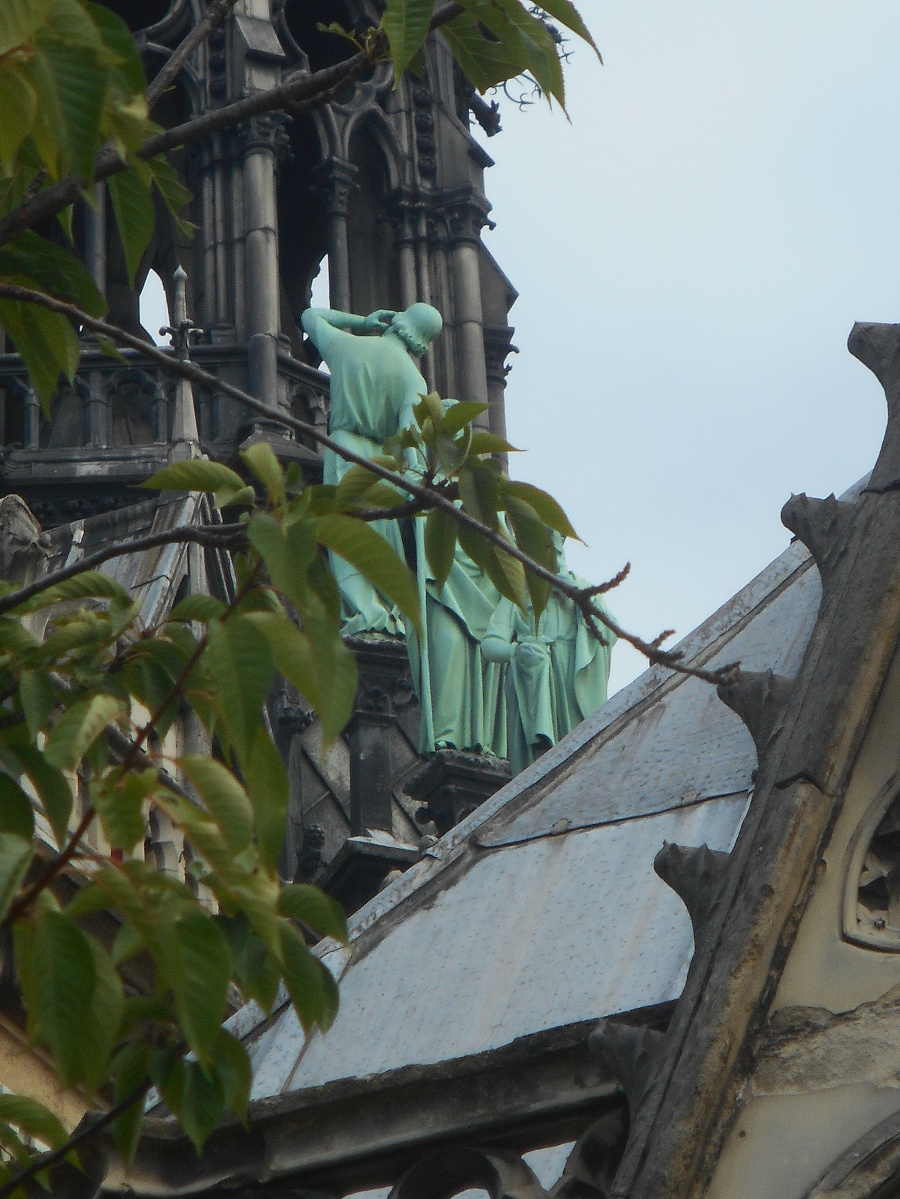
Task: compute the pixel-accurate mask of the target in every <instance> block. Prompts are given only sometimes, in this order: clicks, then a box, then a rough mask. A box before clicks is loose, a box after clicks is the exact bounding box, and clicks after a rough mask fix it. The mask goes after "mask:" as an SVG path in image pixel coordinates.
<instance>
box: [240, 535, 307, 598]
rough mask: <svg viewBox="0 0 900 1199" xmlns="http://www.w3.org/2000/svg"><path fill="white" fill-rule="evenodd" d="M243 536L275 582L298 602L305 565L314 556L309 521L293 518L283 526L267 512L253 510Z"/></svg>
mask: <svg viewBox="0 0 900 1199" xmlns="http://www.w3.org/2000/svg"><path fill="white" fill-rule="evenodd" d="M247 537H248V539H249V541H250V544H251V545H252V546H253V548H254V549H255V550H256V552H257V553H258V554H259V556H260V557H261V558H262V560H263V562H264V563H265V564H266V569H267V570H268V572H269V577H270V578H271V580H272V582H273V583H274V584H275V586H276V587H277V588H278V589H279V590H280V591H283V592H284V594H285V595H287V596H288V598H289V599H291V600H293V601H294V603H295V604H298V605H302V604H303V603H304V602H305V599H306V595H307V592H308V590H309V580H308V572H309V568H310V567H311V566H312V564H313V562H314V561H315V559H316V539H315V533H314V526H313V524H312V522H311V521H309V520H302V521H297V522H295V523H294V524H292V525H290V526H288V528H286V529H285V528H283V527H282V526H281V525H279V523H278V521H276V520H275V518H274V517H272V516H270V515H269V514H268V513H267V512H256V513H254V514H253V516H251V518H250V520H249V522H248V524H247Z"/></svg>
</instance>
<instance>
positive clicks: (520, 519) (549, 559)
mask: <svg viewBox="0 0 900 1199" xmlns="http://www.w3.org/2000/svg"><path fill="white" fill-rule="evenodd" d="M506 514H507V516H508V517H509V521H510V524H511V525H512V528H513V532H514V534H515V537H516V544H517V545H518V547H519V549H520V550H522V551H523V552H524V553H526V554H528V556H529V557H530V558H533V559H534V560H535V561H536V562H538V563H539V564H540V565H541V566H543V567H544V568H545V569H546V570H549V571H550V572H551V573H552V574H556V569H557V563H556V547H555V546H554V544H553V538H552V536H551V533H550V529H549V528H548V526H547V525H545V524H544V522H543V521H542V520H541V518H540V517H539V516H538V514H537V512H535V510H534V508H532V506H531V505H530V504H528V503H526V502H525V501H524V500H520V499H518V497H515V496H507V497H506ZM526 581H527V585H528V594H529V595H530V596H531V606H532V608H533V610H534V620H535V625H537V622H538V621H539V620H540V618H541V614H542V613H543V611H544V609H545V608H546V607H547V602H548V600H549V599H550V591H551V585H550V583H547V582H545V581H544V580H543V579H539V578H537V577H536V576H535V575H534V574H532V573H531V571H526Z"/></svg>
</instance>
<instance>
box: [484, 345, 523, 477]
mask: <svg viewBox="0 0 900 1199" xmlns="http://www.w3.org/2000/svg"><path fill="white" fill-rule="evenodd" d="M513 333H515V329H513V328H512V326H510V325H485V326H484V363H485V370H486V373H487V389H488V400H489V402H490V404H491V407H490V409H489V411H488V417H489V418H490V429H491V432H492V433H496V434H497V436H498V437H506V411H505V409H504V404H503V396H504V392H505V391H506V376H507V375H508V374H509V372H510V370H511V368H510V367H509V366H507V365H506V359H507V358H508V357H509V355H510V354H517V353H518V352H519V351H518V350H517V349H516V347H515V346H514V345H513V344H512V336H513ZM505 456H506V455H504V457H505Z"/></svg>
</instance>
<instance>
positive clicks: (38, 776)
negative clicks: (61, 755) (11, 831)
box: [15, 745, 72, 846]
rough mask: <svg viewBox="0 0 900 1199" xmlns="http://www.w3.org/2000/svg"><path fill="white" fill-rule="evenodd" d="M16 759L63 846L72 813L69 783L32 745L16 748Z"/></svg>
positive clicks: (60, 844) (57, 840) (59, 842)
mask: <svg viewBox="0 0 900 1199" xmlns="http://www.w3.org/2000/svg"><path fill="white" fill-rule="evenodd" d="M15 756H16V757H17V758H18V759H19V761H20V762H21V763H22V767H23V769H24V771H25V773H26V774H27V775H28V778H29V779H30V780H31V784H32V786H33V787H34V789H35V791H37V793H38V797H39V798H40V801H41V804H42V805H43V808H44V812H45V813H46V815H47V819H48V820H49V821H50V826H51V828H52V829H53V834H54V836H55V837H56V842H57V844H58V845H59V846H62V845H64V844H65V842H66V838H67V835H68V830H69V816H70V814H71V812H72V789H71V787H70V785H69V780H68V779H67V778H66V776H65V775H64V774H63V772H62V771H61V770H58V769H57V768H56V767H55V766H52V765H51V764H50V762H49V761H48V760H47V758H46V757H45V755H44V754H43V753H41V751H40V750H39V749H36V748H35V747H34V746H30V745H27V746H26V745H18V746H16V749H15Z"/></svg>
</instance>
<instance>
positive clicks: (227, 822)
mask: <svg viewBox="0 0 900 1199" xmlns="http://www.w3.org/2000/svg"><path fill="white" fill-rule="evenodd" d="M178 764H179V766H180V768H181V769H182V770H183V771H184V773H185V774H186V775H187V777H188V779H189V780H190V782H191V783H192V784H193V786H194V787H195V789H196V791H197V793H198V794H199V796H200V798H201V799H202V801H203V803H204V805H205V807H206V809H207V811H208V812H209V813H210V815H211V816H212V818H213V820H215V822H216V824H217V825H218V826H219V828H220V830H221V832H222V836H223V837H224V838H225V842H226V844H227V845H228V847H229V848H230V849H232V850H234V851H235V852H236V853H240V851H241V850H243V849H246V848H247V846H248V845H249V844H250V842H251V841H252V839H253V826H254V821H253V805H252V804H251V802H250V799H249V798H248V796H247V792H246V791H245V790H244V788H243V787H242V786H241V784H240V783H239V782H238V780H237V779H236V778H235V777H234V775H233V774H232V773H231V771H230V770H227V769H226V768H225V767H224V766H223V765H222V764H221V762H217V761H216V760H215V759H214V758H205V757H201V756H200V755H195V754H186V755H185V756H184V757H182V758H179V759H178Z"/></svg>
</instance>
